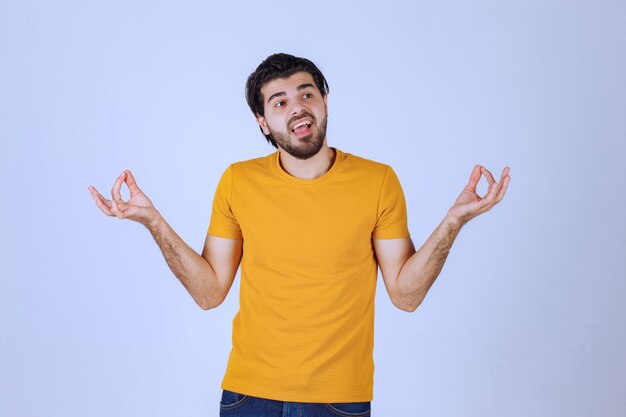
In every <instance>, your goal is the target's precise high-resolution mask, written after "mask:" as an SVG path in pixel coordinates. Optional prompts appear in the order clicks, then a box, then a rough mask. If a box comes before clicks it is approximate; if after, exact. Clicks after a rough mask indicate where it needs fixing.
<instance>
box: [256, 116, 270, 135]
mask: <svg viewBox="0 0 626 417" xmlns="http://www.w3.org/2000/svg"><path fill="white" fill-rule="evenodd" d="M256 121H257V123H258V124H259V126H261V130H262V131H263V134H264V135H269V134H270V128H269V127H268V126H267V120H265V117H263V116H261V115H260V114H258V113H257V115H256Z"/></svg>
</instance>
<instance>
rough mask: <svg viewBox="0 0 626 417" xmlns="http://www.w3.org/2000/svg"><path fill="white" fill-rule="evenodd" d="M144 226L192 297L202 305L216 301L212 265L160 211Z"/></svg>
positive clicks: (214, 277)
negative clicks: (177, 231) (190, 245)
mask: <svg viewBox="0 0 626 417" xmlns="http://www.w3.org/2000/svg"><path fill="white" fill-rule="evenodd" d="M146 227H147V228H148V230H149V231H150V233H151V234H152V237H153V238H154V240H155V241H156V243H157V244H158V245H159V248H160V249H161V252H162V253H163V256H164V257H165V261H166V262H167V264H168V266H169V267H170V269H171V270H172V272H173V273H174V275H175V276H176V277H177V278H178V280H179V281H180V282H181V283H182V284H183V286H184V287H185V288H186V289H187V291H188V292H189V294H190V295H191V297H192V298H193V299H194V301H195V302H196V303H197V304H198V305H199V306H200V307H201V308H203V309H208V308H211V307H213V306H216V305H218V304H219V301H217V300H218V299H219V289H218V285H217V278H216V275H215V271H214V270H213V268H212V267H211V265H210V264H209V263H208V262H207V261H206V260H205V259H204V258H203V257H202V256H200V255H199V254H198V253H197V252H196V251H194V250H193V249H191V248H190V247H189V246H188V245H187V244H186V243H185V242H184V241H183V240H182V239H181V238H180V236H178V234H177V233H176V232H175V231H174V229H172V227H171V226H170V225H169V224H168V223H167V222H166V221H165V219H164V218H163V217H162V216H161V215H160V214H159V215H158V216H157V217H156V218H155V220H154V221H153V222H151V223H150V224H148V225H147V226H146Z"/></svg>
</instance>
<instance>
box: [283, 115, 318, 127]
mask: <svg viewBox="0 0 626 417" xmlns="http://www.w3.org/2000/svg"><path fill="white" fill-rule="evenodd" d="M305 117H308V118H310V119H311V120H313V121H315V116H313V115H312V114H311V113H308V112H303V113H300V114H299V115H297V116H293V117H292V118H291V119H289V122H287V126H293V124H294V123H296V122H297V121H298V120H300V119H304V118H305Z"/></svg>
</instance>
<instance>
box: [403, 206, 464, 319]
mask: <svg viewBox="0 0 626 417" xmlns="http://www.w3.org/2000/svg"><path fill="white" fill-rule="evenodd" d="M461 227H462V224H461V223H460V222H459V221H457V220H453V219H451V218H450V217H448V216H446V218H444V220H443V221H442V222H441V223H440V224H439V226H437V228H436V229H435V230H434V231H433V232H432V234H431V235H430V236H429V237H428V239H427V240H426V242H424V244H423V245H422V247H421V248H420V249H419V250H418V251H417V252H415V253H414V254H413V255H412V256H411V257H410V258H409V259H408V260H407V261H406V262H405V264H404V266H403V267H402V269H401V270H400V273H399V275H398V278H397V281H396V288H397V294H398V295H397V297H398V299H397V303H398V304H399V305H401V306H402V308H403V309H404V310H407V311H414V310H415V309H416V308H417V307H418V306H419V305H420V304H421V303H422V301H423V300H424V297H426V293H427V292H428V290H429V289H430V287H431V286H432V285H433V283H434V282H435V280H436V279H437V276H438V275H439V273H440V272H441V269H442V268H443V265H444V263H445V261H446V259H447V257H448V253H449V252H450V248H451V247H452V243H453V242H454V239H456V236H457V235H458V233H459V231H460V230H461Z"/></svg>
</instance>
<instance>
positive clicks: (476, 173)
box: [465, 165, 482, 193]
mask: <svg viewBox="0 0 626 417" xmlns="http://www.w3.org/2000/svg"><path fill="white" fill-rule="evenodd" d="M481 168H482V167H481V166H480V165H476V166H475V167H474V169H473V170H472V173H471V174H470V178H469V181H468V183H467V185H466V186H465V189H466V190H469V191H471V192H473V193H475V192H476V185H478V181H479V180H480V170H481Z"/></svg>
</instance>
